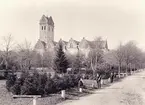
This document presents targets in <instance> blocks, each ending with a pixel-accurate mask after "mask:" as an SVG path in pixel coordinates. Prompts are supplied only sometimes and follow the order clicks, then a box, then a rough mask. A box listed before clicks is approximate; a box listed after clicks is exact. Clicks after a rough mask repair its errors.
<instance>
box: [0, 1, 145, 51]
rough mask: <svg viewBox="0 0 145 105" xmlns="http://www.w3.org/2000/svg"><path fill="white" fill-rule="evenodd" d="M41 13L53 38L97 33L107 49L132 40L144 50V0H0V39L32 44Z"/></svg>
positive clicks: (67, 38) (36, 35) (37, 32)
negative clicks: (47, 19) (49, 22)
mask: <svg viewBox="0 0 145 105" xmlns="http://www.w3.org/2000/svg"><path fill="white" fill-rule="evenodd" d="M43 14H44V15H47V16H52V18H53V20H54V23H55V29H54V31H55V33H54V38H55V41H58V40H59V39H60V38H62V39H63V40H66V41H68V40H69V39H70V38H73V39H75V40H78V41H80V40H81V39H82V38H83V37H85V38H86V39H88V40H94V38H95V37H98V36H101V37H103V39H104V40H107V41H108V46H109V48H110V49H114V48H116V47H117V46H118V45H119V43H120V42H122V43H126V42H128V41H130V40H134V41H136V42H137V44H138V46H139V47H140V48H142V49H144V50H145V0H0V39H2V37H3V36H6V35H9V34H11V35H12V36H13V37H14V39H15V41H16V42H17V43H22V42H23V41H24V40H25V39H26V40H28V41H30V42H31V43H32V45H35V43H36V42H37V40H38V38H39V20H40V18H41V17H42V15H43ZM0 43H2V40H0Z"/></svg>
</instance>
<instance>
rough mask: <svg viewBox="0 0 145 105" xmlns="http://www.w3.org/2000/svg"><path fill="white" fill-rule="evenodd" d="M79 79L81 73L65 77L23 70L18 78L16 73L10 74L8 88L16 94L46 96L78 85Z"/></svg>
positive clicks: (7, 82)
mask: <svg viewBox="0 0 145 105" xmlns="http://www.w3.org/2000/svg"><path fill="white" fill-rule="evenodd" d="M79 79H80V76H79V75H64V76H63V77H59V76H58V75H55V76H54V77H53V78H51V77H50V76H48V75H47V74H46V73H44V74H39V73H37V72H35V73H33V74H31V75H30V73H28V72H23V73H22V74H21V76H20V78H17V77H16V75H9V76H8V78H7V81H6V88H7V90H8V91H10V92H12V93H13V94H16V95H42V96H44V95H49V94H51V93H56V92H59V91H60V90H63V89H69V88H72V87H75V86H77V85H78V81H79Z"/></svg>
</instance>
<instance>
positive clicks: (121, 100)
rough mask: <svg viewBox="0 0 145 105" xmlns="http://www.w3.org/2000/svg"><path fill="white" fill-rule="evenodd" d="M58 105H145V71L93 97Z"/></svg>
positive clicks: (95, 93) (98, 92)
mask: <svg viewBox="0 0 145 105" xmlns="http://www.w3.org/2000/svg"><path fill="white" fill-rule="evenodd" d="M58 105H145V71H142V72H139V73H136V74H133V75H132V76H129V77H126V78H124V79H123V80H122V81H120V82H116V83H114V84H112V85H111V86H109V87H106V88H104V89H100V90H96V91H95V92H94V94H92V95H89V96H85V97H81V98H80V99H79V100H73V101H69V100H68V101H65V102H62V103H59V104H58Z"/></svg>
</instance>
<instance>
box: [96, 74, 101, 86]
mask: <svg viewBox="0 0 145 105" xmlns="http://www.w3.org/2000/svg"><path fill="white" fill-rule="evenodd" d="M96 81H97V85H98V89H100V88H101V75H99V74H98V73H97V78H96Z"/></svg>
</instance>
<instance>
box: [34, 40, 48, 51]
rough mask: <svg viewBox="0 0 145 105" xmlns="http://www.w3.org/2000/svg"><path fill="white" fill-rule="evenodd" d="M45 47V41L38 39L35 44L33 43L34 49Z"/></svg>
mask: <svg viewBox="0 0 145 105" xmlns="http://www.w3.org/2000/svg"><path fill="white" fill-rule="evenodd" d="M45 48H46V43H45V42H43V41H41V40H38V41H37V43H36V45H35V49H45Z"/></svg>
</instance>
